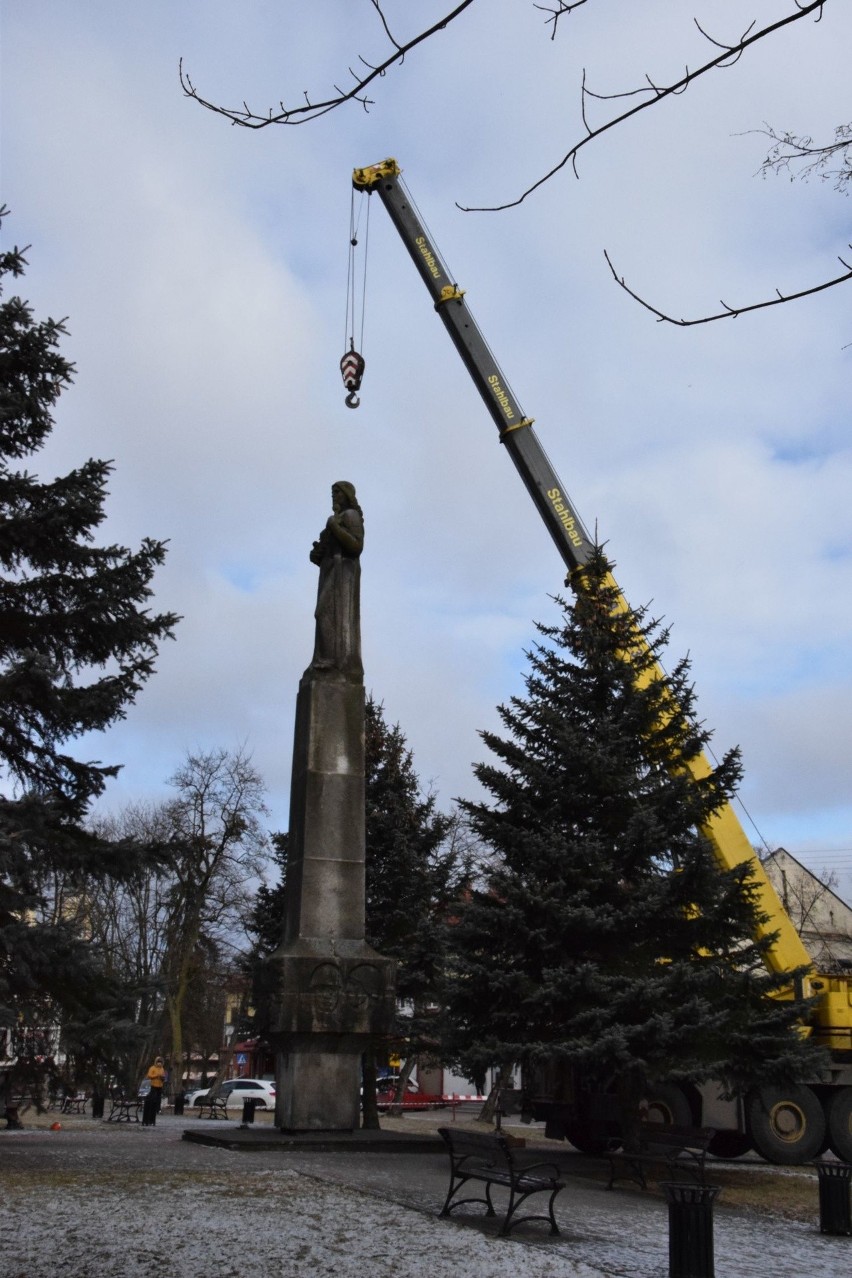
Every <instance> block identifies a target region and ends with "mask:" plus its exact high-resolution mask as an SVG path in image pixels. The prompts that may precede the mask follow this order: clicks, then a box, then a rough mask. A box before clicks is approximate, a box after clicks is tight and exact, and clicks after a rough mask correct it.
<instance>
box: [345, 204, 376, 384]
mask: <svg viewBox="0 0 852 1278" xmlns="http://www.w3.org/2000/svg"><path fill="white" fill-rule="evenodd" d="M363 208H364V199H363V195H362V196H361V200H360V202H359V205H358V214H357V219H356V214H355V191H354V189H353V191H352V194H351V196H350V203H349V253H348V262H347V270H346V323H345V326H344V335H343V340H344V345H345V346H346V349H345V353H344V355H343V358H342V359H341V361H340V375H341V377H342V378H343V385H344V386H345V387H346V389H347V391H348V392H349V394H348V395H347V396H346V407H347V408H357V407H358V405H359V404H360V403H361V401H360V399H359V398H358V391H359V390H360V389H361V378H362V377H363V376H364V367H365V364H364V356H363V355H360V354H359V353H358V351H357V350H356V349H355V323H356V311H357V309H358V297H357V294H358V280H357V278H356V276H357V269H356V268H357V252H356V250H357V248H358V243H359V240H358V232H359V225H360V221H361V213H362V211H363ZM369 245H370V200H369V196H368V197H367V216H366V217H365V219H364V267H363V274H362V277H361V316H360V321H361V329H360V333H359V335H358V345H359V346H361V347H363V345H364V317H365V313H366V305H367V252H368V249H369ZM347 343H348V345H347Z"/></svg>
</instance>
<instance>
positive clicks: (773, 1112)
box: [746, 1086, 826, 1164]
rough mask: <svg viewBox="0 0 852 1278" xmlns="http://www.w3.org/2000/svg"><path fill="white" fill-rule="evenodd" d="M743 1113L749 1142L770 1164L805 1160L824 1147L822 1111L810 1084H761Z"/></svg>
mask: <svg viewBox="0 0 852 1278" xmlns="http://www.w3.org/2000/svg"><path fill="white" fill-rule="evenodd" d="M746 1115H747V1119H748V1128H749V1132H750V1134H751V1139H752V1144H753V1145H754V1147H755V1149H756V1150H757V1152H758V1153H759V1154H760V1156H761V1157H762V1158H765V1159H766V1161H767V1162H769V1163H792V1164H799V1163H807V1162H810V1160H811V1159H812V1158H816V1157H817V1155H818V1154H819V1152H820V1150H821V1149H823V1148H824V1144H825V1137H826V1123H825V1114H824V1113H823V1110H822V1105H821V1104H820V1103H819V1099H818V1097H817V1096H816V1094H815V1093H814V1092H812V1091H811V1089H810V1088H809V1087H797V1086H792V1087H762V1088H761V1089H760V1091H757V1092H752V1093H751V1095H750V1096H749V1098H748V1100H747V1102H746Z"/></svg>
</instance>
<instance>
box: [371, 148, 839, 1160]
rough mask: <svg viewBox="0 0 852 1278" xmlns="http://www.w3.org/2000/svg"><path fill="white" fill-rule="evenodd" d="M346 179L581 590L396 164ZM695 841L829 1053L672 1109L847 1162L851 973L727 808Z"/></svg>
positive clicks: (518, 420)
mask: <svg viewBox="0 0 852 1278" xmlns="http://www.w3.org/2000/svg"><path fill="white" fill-rule="evenodd" d="M352 180H353V185H354V187H355V188H356V190H359V191H362V192H367V193H372V192H376V193H377V194H378V196H379V198H380V199H381V201H382V204H383V205H384V206H385V208H386V209H387V211H388V213H389V214H390V218H391V221H392V222H393V224H394V226H395V227H396V229H397V231H398V232H399V234H400V237H401V238H402V242H403V244H404V245H405V247H406V249H407V250H408V253H409V255H410V257H411V259H412V261H413V262H414V265H415V266H416V268H417V270H418V272H419V274H420V277H421V279H422V280H423V282H424V283H425V285H426V287H427V289H428V290H429V294H430V296H431V298H432V300H433V302H434V304H435V309H436V311H437V312H438V314H439V316H440V317H441V320H442V321H443V323H444V327H445V328H446V329H447V332H448V333H449V335H450V337H451V338H452V340H453V343H454V345H455V347H456V350H457V351H458V353H459V355H460V356H461V358H462V360H463V362H464V364H465V367H466V368H467V370H468V372H469V373H470V376H471V377H472V379H473V382H474V385H475V386H476V388H477V390H478V391H479V393H480V395H481V396H482V399H483V401H484V403H485V406H486V408H487V409H488V411H489V413H490V414H491V417H492V419H493V421H494V423H495V425H496V427H497V431H498V438H499V440H500V442H501V444H503V446H504V447H505V449H506V450H507V452H508V453H509V456H510V457H511V459H512V461H513V462H514V464H515V467H516V469H517V471H518V473H519V475H520V476H521V479H522V480H523V482H524V484H525V486H526V489H527V491H528V493H529V494H530V496H531V498H532V500H533V502H534V503H535V505H536V508H537V509H538V512H539V514H540V515H541V517H542V519H543V520H544V523H545V526H546V527H547V530H548V532H549V533H550V535H551V537H552V538H553V541H554V542H555V543H556V546H557V549H558V550H559V553H560V554H561V555H562V558H563V560H564V562H565V564H566V566H567V568H568V570H569V574H568V575H569V581H570V583H571V584H572V586H573V587H574V588H577V589H582V579H583V568H584V566H585V564H586V563H587V562H588V560H589V557H590V554H591V552H592V549H593V547H592V543H591V541H590V540H589V536H588V534H587V532H586V530H585V528H584V527H583V523H582V520H581V519H580V516H579V514H578V513H577V511H576V510H575V509H574V506H573V504H572V502H571V500H570V498H569V497H568V494H567V492H566V490H565V487H564V485H563V484H562V481H561V480H560V479H559V477H558V475H557V474H556V472H555V471H554V469H553V467H552V466H551V464H550V462H549V461H548V459H547V456H546V454H545V452H544V449H543V448H542V446H541V444H540V443H539V441H538V438H537V436H536V434H535V431H534V430H533V427H532V420H531V418H529V417H527V415H526V414H525V412H524V410H523V409H522V408H521V405H520V403H519V402H518V400H517V398H516V396H515V394H514V392H513V391H512V388H511V386H510V385H509V383H508V381H507V380H506V378H505V376H504V375H503V372H502V371H501V369H500V366H499V365H498V363H497V361H496V360H495V358H494V356H493V355H492V353H491V351H490V349H489V347H488V344H487V342H486V341H485V339H484V337H483V336H482V333H481V332H480V331H479V327H478V325H477V323H476V321H475V320H474V318H473V316H472V315H471V313H470V309H469V307H468V304H467V301H466V300H465V296H464V292H463V290H462V289H460V288H459V287H458V285H457V284H456V282H455V280H454V279H453V277H452V275H451V274H450V272H449V270H448V269H447V266H446V264H445V263H444V261H443V259H442V257H441V254H440V253H439V252H438V249H437V247H436V246H435V244H434V243H433V242H432V239H431V237H430V235H429V233H428V231H427V230H426V228H425V226H424V225H423V222H422V220H421V218H420V217H419V215H418V213H417V210H416V208H415V206H414V202H413V201H412V199H411V196H410V195H409V193H408V192H407V190H406V188H405V186H404V185H403V183H402V180H401V178H400V168H399V165H398V164H397V163H396V161H395V160H384V161H382V162H381V163H380V164H373V165H370V166H369V167H367V168H363V169H356V170H355V172H354V174H353V178H352ZM610 585H611V586H612V588H613V590H614V592H615V594H616V597H617V601H618V602H617V607H619V608H623V609H625V610H627V609H628V605H627V603H626V601H625V599H624V597H623V595H622V594H621V592H620V591H619V590H618V587H617V586H616V584H615V582H614V581H610ZM642 642H643V640H642V636H641V635H639V634H638V633H637V644H639V643H642ZM642 678H643V679H645V678H647V679H648V680H653V679H662V678H664V675H663V672H662V670H661V669H660V667H659V666H656V667H655V668H654V669H652V670H651V671H650V672H649V673H648V674H647V675H643V676H642ZM689 770H690V772H691V774H692V775H693V777H694V778H695V779H696V780H698V779H700V778H702V777H705V776H707V775H708V773H709V772H710V765H709V763H708V762H707V759H706V758H705V757H704V756H703V755H700V756H699V757H698V758H696V759H695V760H693V761H692V763H690V765H689ZM704 834H705V835H706V837H707V839H708V840H709V842H710V844H711V846H712V849H713V852H714V854H715V857H716V860H717V862H718V864H719V865H720V867H722V868H723V869H725V870H728V869H733V868H734V867H737V866H741V865H746V866H748V869H749V870H750V872H751V875H752V882H753V883H754V884H755V887H756V894H757V904H758V908H759V911H760V913H761V914H762V915H763V916H764V921H763V922H762V923H761V924H760V927H759V932H758V936H759V939H765V940H766V941H767V943H768V944H767V948H766V950H765V954H764V959H765V962H766V964H767V967H768V968H769V969H770V970H771V971H774V972H778V973H789V974H791V978H790V984H789V986H788V990H787V996H788V997H792V996H793V994H794V992H796V993H798V992H801V993H803V994H806V995H810V996H812V998H813V1002H812V1004H811V1011H810V1016H809V1019H808V1024H807V1025H804V1026H803V1027H802V1031H803V1032H804V1033H810V1034H812V1035H813V1038H814V1039H815V1041H816V1042H818V1043H820V1044H821V1045H822V1046H824V1047H826V1048H827V1049H829V1053H830V1067H829V1069H828V1070H827V1071H826V1073H825V1074H824V1075H822V1076H821V1077H820V1078H818V1079H814V1080H813V1082H812V1084H811V1085H805V1084H801V1085H796V1086H793V1085H790V1086H788V1087H781V1086H773V1085H770V1084H767V1085H766V1086H759V1087H757V1088H755V1090H754V1091H753V1092H752V1093H750V1094H749V1096H748V1097H746V1099H745V1102H744V1103H743V1102H740V1101H736V1102H735V1101H733V1100H731V1099H730V1098H728V1097H726V1096H725V1094H724V1093H723V1092H721V1091H719V1090H718V1087H717V1086H716V1085H714V1084H704V1085H702V1087H701V1088H698V1089H693V1091H692V1093H690V1094H689V1095H687V1094H686V1093H685V1092H684V1093H682V1094H680V1096H679V1102H678V1103H679V1105H680V1107H681V1112H683V1111H682V1107H683V1106H686V1113H687V1115H691V1117H692V1119H693V1121H696V1122H703V1123H704V1124H705V1125H712V1126H714V1127H715V1128H716V1129H717V1135H716V1137H715V1138H714V1141H715V1142H716V1148H713V1151H712V1152H714V1153H718V1154H721V1155H722V1156H723V1157H728V1156H731V1155H733V1154H736V1153H743V1152H745V1151H746V1150H747V1149H749V1148H751V1147H752V1146H754V1147H755V1148H756V1149H757V1150H758V1152H759V1153H761V1154H762V1155H763V1156H764V1157H765V1158H768V1159H770V1160H771V1161H774V1162H793V1163H803V1162H807V1161H809V1160H810V1159H812V1158H814V1157H815V1156H816V1155H817V1154H818V1153H820V1152H821V1151H822V1150H823V1149H825V1148H826V1146H827V1145H828V1146H830V1147H831V1149H832V1150H833V1151H834V1153H835V1154H837V1156H838V1157H839V1158H841V1159H842V1160H844V1161H845V1162H852V976H851V975H850V973H849V972H848V971H844V970H840V969H839V968H832V969H826V968H822V969H821V970H819V971H816V970H815V969H814V965H813V962H812V960H811V956H810V955H809V954H808V952H807V950H806V949H805V947H804V945H803V943H802V940H801V938H800V937H799V934H798V932H797V931H796V928H795V927H794V925H793V922H792V919H791V918H790V916H789V914H788V913H787V911H786V910H785V909H784V907H783V906H782V904H781V902H780V900H779V898H778V896H777V894H776V892H775V889H774V887H773V886H772V884H771V882H770V880H769V878H768V877H767V875H766V872H765V870H764V868H763V866H762V865H761V863H760V861H759V859H758V857H757V856H756V855H755V853H754V850H753V848H752V846H751V844H750V842H749V840H748V839H747V838H746V835H745V832H744V831H743V829H742V826H741V825H740V823H739V820H738V819H737V817H736V814H735V813H734V810H733V808H732V807H731V805H730V804H726V805H725V806H724V808H722V810H721V811H719V812H717V813H716V815H715V816H713V817H712V818H711V820H710V821H708V822H707V824H706V826H705V827H704ZM797 969H798V970H799V971H802V970H804V971H805V972H806V973H807V975H806V977H805V978H804V980H803V981H802V982H801V986H802V988H801V991H799V990H795V991H794V981H793V976H792V974H793V973H795V972H796V971H797ZM670 1090H671V1089H670ZM675 1090H677V1089H675ZM604 1099H605V1100H606V1099H607V1098H604ZM658 1100H659V1105H658V1106H657V1107H658V1108H659V1109H660V1112H661V1113H662V1112H663V1111H666V1112H668V1114H669V1118H670V1120H671V1121H674V1122H683V1121H688V1118H687V1119H684V1118H679V1117H678V1116H677V1115H676V1113H675V1111H674V1110H673V1109H671V1108H670V1105H669V1100H663V1099H662V1098H661V1097H660V1098H658ZM649 1103H650V1102H649ZM539 1116H541V1117H546V1118H547V1119H548V1122H549V1123H550V1122H551V1121H552V1122H554V1132H556V1131H558V1130H559V1124H560V1123H562V1124H563V1125H562V1131H563V1134H566V1135H568V1136H569V1138H570V1139H571V1140H572V1141H573V1142H574V1143H575V1144H577V1143H578V1141H579V1142H580V1145H579V1147H580V1148H583V1147H584V1146H583V1144H582V1136H583V1133H584V1131H585V1127H584V1123H583V1122H582V1121H581V1122H580V1123H579V1125H578V1124H577V1122H576V1121H574V1122H573V1124H572V1125H569V1123H571V1118H570V1107H569V1111H566V1112H565V1113H564V1114H562V1113H561V1110H560V1102H559V1100H558V1097H557V1096H556V1094H555V1093H554V1095H553V1096H552V1097H551V1098H550V1099H548V1098H547V1097H546V1096H545V1097H544V1098H543V1102H542V1105H541V1113H540V1115H539ZM574 1118H575V1119H576V1107H575V1110H574ZM563 1120H564V1121H563ZM590 1152H592V1151H591V1149H590Z"/></svg>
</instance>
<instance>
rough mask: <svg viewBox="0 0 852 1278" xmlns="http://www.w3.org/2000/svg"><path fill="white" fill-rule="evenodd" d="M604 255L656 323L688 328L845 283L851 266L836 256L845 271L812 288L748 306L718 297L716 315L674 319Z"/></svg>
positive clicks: (619, 282)
mask: <svg viewBox="0 0 852 1278" xmlns="http://www.w3.org/2000/svg"><path fill="white" fill-rule="evenodd" d="M849 247H850V249H852V244H850V245H849ZM604 257H605V258H606V264H607V266H608V267H609V269H610V271H611V272H612V277H613V279H614V280H615V282H616V284H617V285H618V286H619V288H623V289H624V291H625V293H628V294H629V295H630V297H632V298H633V300H634V301H635V302H638V303H639V305H640V306H644V307H645V310H646V311H650V312H651V314H652V315H656V317H657V321H658V323H663V322H665V323H666V324H677V325H679V326H680V327H681V328H688V327H690V326H692V325H694V324H710V323H712V322H713V320H720V319H736V318H737V316H738V315H745V314H747V313H748V312H749V311H761V310H765V309H766V307H768V306H781V305H782V304H783V303H785V302H795V301H797V300H798V299H799V298H800V297H809V296H810V295H811V294H812V293H822V292H823V291H824V290H825V289H827V288H834V286H835V284H845V283H846V281H847V280H849V279H852V266H850V264H849V263H848V262H846V261H844V259H843V258H842V257H838V261H839V262H840V263H841V265H842V266H845V267H846V271H845V273H844V274H843V275H838V276H837V278H836V279H833V280H826V281H825V282H824V283H823V284H814V285H813V287H812V288H804V289H802V290H801V291H800V292H798V293H781V292H779V291H778V290H777V289H776V293H777V294H778V296H777V297H771V298H769V299H768V300H767V301H765V302H754V303H752V304H751V305H749V306H729V305H728V304H727V302H725V301H722V299H721V298H720V299H719V300H720V305H721V306H723V307H724V310H722V311H720V312H719V313H718V314H716V315H703V316H701V317H700V318H699V319H675V318H674V316H673V315H667V314H666V313H665V312H664V311H661V310H658V309H657V307H656V306H652V305H651V303H650V302H646V301H645V299H644V298H643V297H640V296H639V294H638V293H635V292H634V291H633V289H632V288H630V287H629V285H627V284H626V283H625V280H624V276H623V275H619V274H618V272H617V271H616V269H615V267H614V266H613V264H612V261H611V260H610V257H609V254H608V253H607V252H606V251H604Z"/></svg>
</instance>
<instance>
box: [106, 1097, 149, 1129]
mask: <svg viewBox="0 0 852 1278" xmlns="http://www.w3.org/2000/svg"><path fill="white" fill-rule="evenodd" d="M109 1103H110V1110H109V1113H108V1114H107V1119H106V1121H107V1122H108V1123H138V1122H139V1111H140V1109H141V1108H142V1102H141V1100H140V1099H139V1097H138V1096H124V1095H122V1093H121V1092H113V1093H112V1095H111V1096H110V1098H109Z"/></svg>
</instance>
